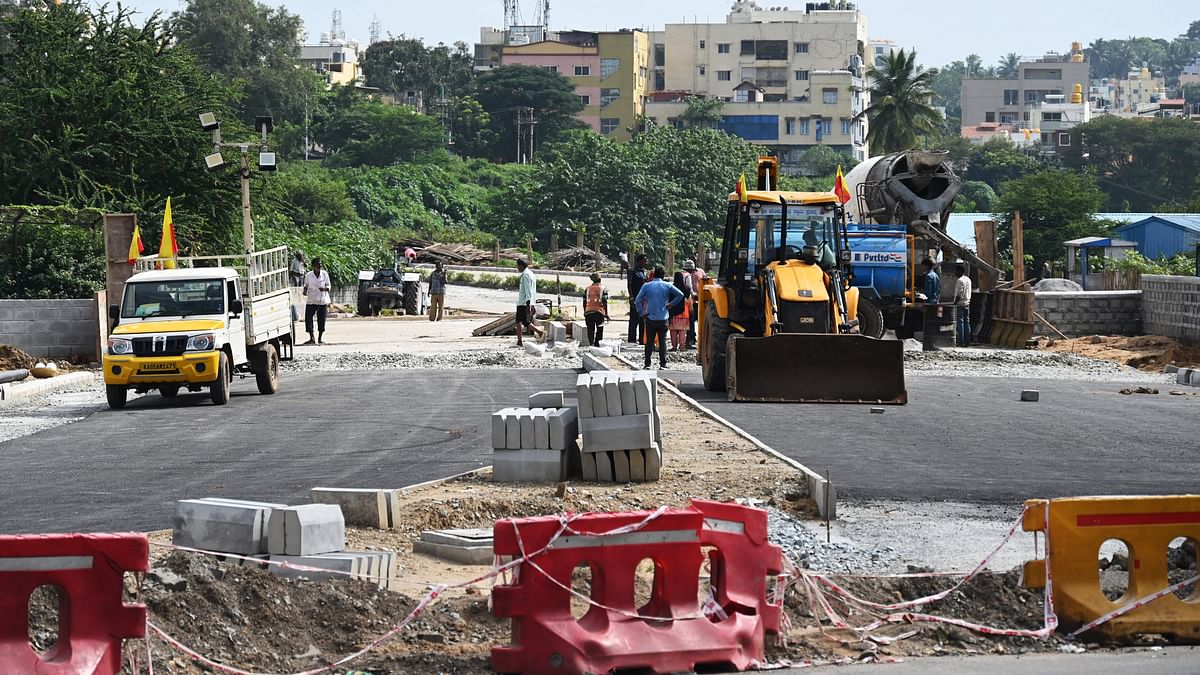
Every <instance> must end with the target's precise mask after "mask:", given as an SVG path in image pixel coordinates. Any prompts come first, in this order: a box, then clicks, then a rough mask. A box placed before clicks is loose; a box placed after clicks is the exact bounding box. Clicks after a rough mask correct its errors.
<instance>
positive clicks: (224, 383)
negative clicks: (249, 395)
mask: <svg viewBox="0 0 1200 675" xmlns="http://www.w3.org/2000/svg"><path fill="white" fill-rule="evenodd" d="M232 377H233V372H231V371H230V369H229V355H228V354H226V353H225V352H221V363H220V365H219V366H217V381H216V382H213V383H212V385H211V386H209V388H208V395H209V398H211V399H212V402H213V405H225V404H226V403H229V383H230V379H231V378H232Z"/></svg>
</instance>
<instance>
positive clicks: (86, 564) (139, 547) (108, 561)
mask: <svg viewBox="0 0 1200 675" xmlns="http://www.w3.org/2000/svg"><path fill="white" fill-rule="evenodd" d="M149 561H150V546H149V543H148V542H147V540H146V536H145V535H143V534H42V535H19V536H0V672H2V673H31V674H37V675H112V674H115V673H119V672H120V670H121V641H122V640H126V639H134V638H141V637H145V635H146V608H145V606H144V605H127V604H125V603H124V601H123V599H122V591H123V575H124V573H125V572H146V571H149V564H150V563H149ZM46 585H49V586H57V587H58V593H59V600H60V604H59V629H58V641H57V642H56V643H55V645H54V647H53V648H51V649H50V651H48V652H47V653H46V654H45V655H38V653H37V652H35V651H34V650H33V648H32V647H31V646H30V645H29V609H28V607H29V604H28V603H29V596H30V595H31V594H32V593H33V591H34V590H35V589H37V588H38V587H39V586H46Z"/></svg>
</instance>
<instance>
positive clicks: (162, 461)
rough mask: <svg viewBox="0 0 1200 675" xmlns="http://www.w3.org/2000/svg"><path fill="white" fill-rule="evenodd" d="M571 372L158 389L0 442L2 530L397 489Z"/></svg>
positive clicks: (463, 452) (439, 473)
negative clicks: (266, 391) (229, 392)
mask: <svg viewBox="0 0 1200 675" xmlns="http://www.w3.org/2000/svg"><path fill="white" fill-rule="evenodd" d="M574 381H575V371H571V370H509V371H502V370H392V371H387V372H380V373H363V372H357V373H329V372H322V373H288V374H285V378H284V381H283V386H282V387H281V388H280V390H279V393H278V394H275V395H274V396H260V395H259V394H258V393H257V391H256V390H255V388H254V384H253V380H242V381H235V382H234V397H233V399H232V400H231V401H230V402H229V404H228V405H225V406H214V405H212V404H211V403H209V401H208V396H207V393H203V394H190V395H186V394H180V396H179V398H177V399H176V400H175V401H173V402H168V401H166V400H165V399H163V398H161V397H160V396H158V395H157V394H150V395H148V396H144V397H142V398H139V399H137V400H133V401H130V403H129V405H128V406H127V407H126V408H125V410H122V411H119V412H114V411H110V410H108V409H107V408H104V409H102V410H100V411H98V412H96V413H94V414H92V415H91V416H89V417H87V418H85V419H83V420H81V421H78V422H76V423H74V424H68V425H65V426H61V427H57V428H54V429H49V430H46V431H43V432H40V433H36V434H33V435H31V436H26V437H23V438H18V439H15V440H12V441H8V442H5V443H0V458H3V463H2V464H0V466H3V470H2V471H0V533H4V534H14V533H23V532H63V531H109V532H111V531H118V530H154V529H162V528H169V527H171V518H172V515H173V514H174V502H175V500H177V499H187V498H198V497H229V498H237V499H253V500H259V501H271V502H281V503H292V504H296V503H307V502H308V490H309V489H310V488H312V487H315V486H329V487H369V488H398V487H404V486H406V485H413V484H416V483H420V482H423V481H426V480H431V479H435V478H443V477H445V476H450V475H454V474H457V473H461V472H463V471H469V470H471V469H475V468H478V467H480V466H483V465H486V464H490V463H491V422H490V417H489V416H490V414H491V413H492V412H494V411H496V410H499V409H500V408H504V407H508V406H513V405H522V404H523V403H524V401H525V399H526V397H527V396H528V395H529V394H533V393H535V392H538V391H542V390H548V389H564V388H570V387H572V386H573V385H574Z"/></svg>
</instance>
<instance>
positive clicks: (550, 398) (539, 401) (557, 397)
mask: <svg viewBox="0 0 1200 675" xmlns="http://www.w3.org/2000/svg"><path fill="white" fill-rule="evenodd" d="M563 399H564V395H563V392H561V391H539V392H538V393H536V394H533V395H532V396H530V397H529V407H530V408H561V407H563V405H564V403H563Z"/></svg>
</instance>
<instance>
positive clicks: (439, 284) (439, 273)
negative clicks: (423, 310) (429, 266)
mask: <svg viewBox="0 0 1200 675" xmlns="http://www.w3.org/2000/svg"><path fill="white" fill-rule="evenodd" d="M445 305H446V270H444V269H442V261H441V260H439V261H437V262H436V263H434V264H433V271H432V272H430V273H429V320H430V321H441V320H442V308H443V307H445Z"/></svg>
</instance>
